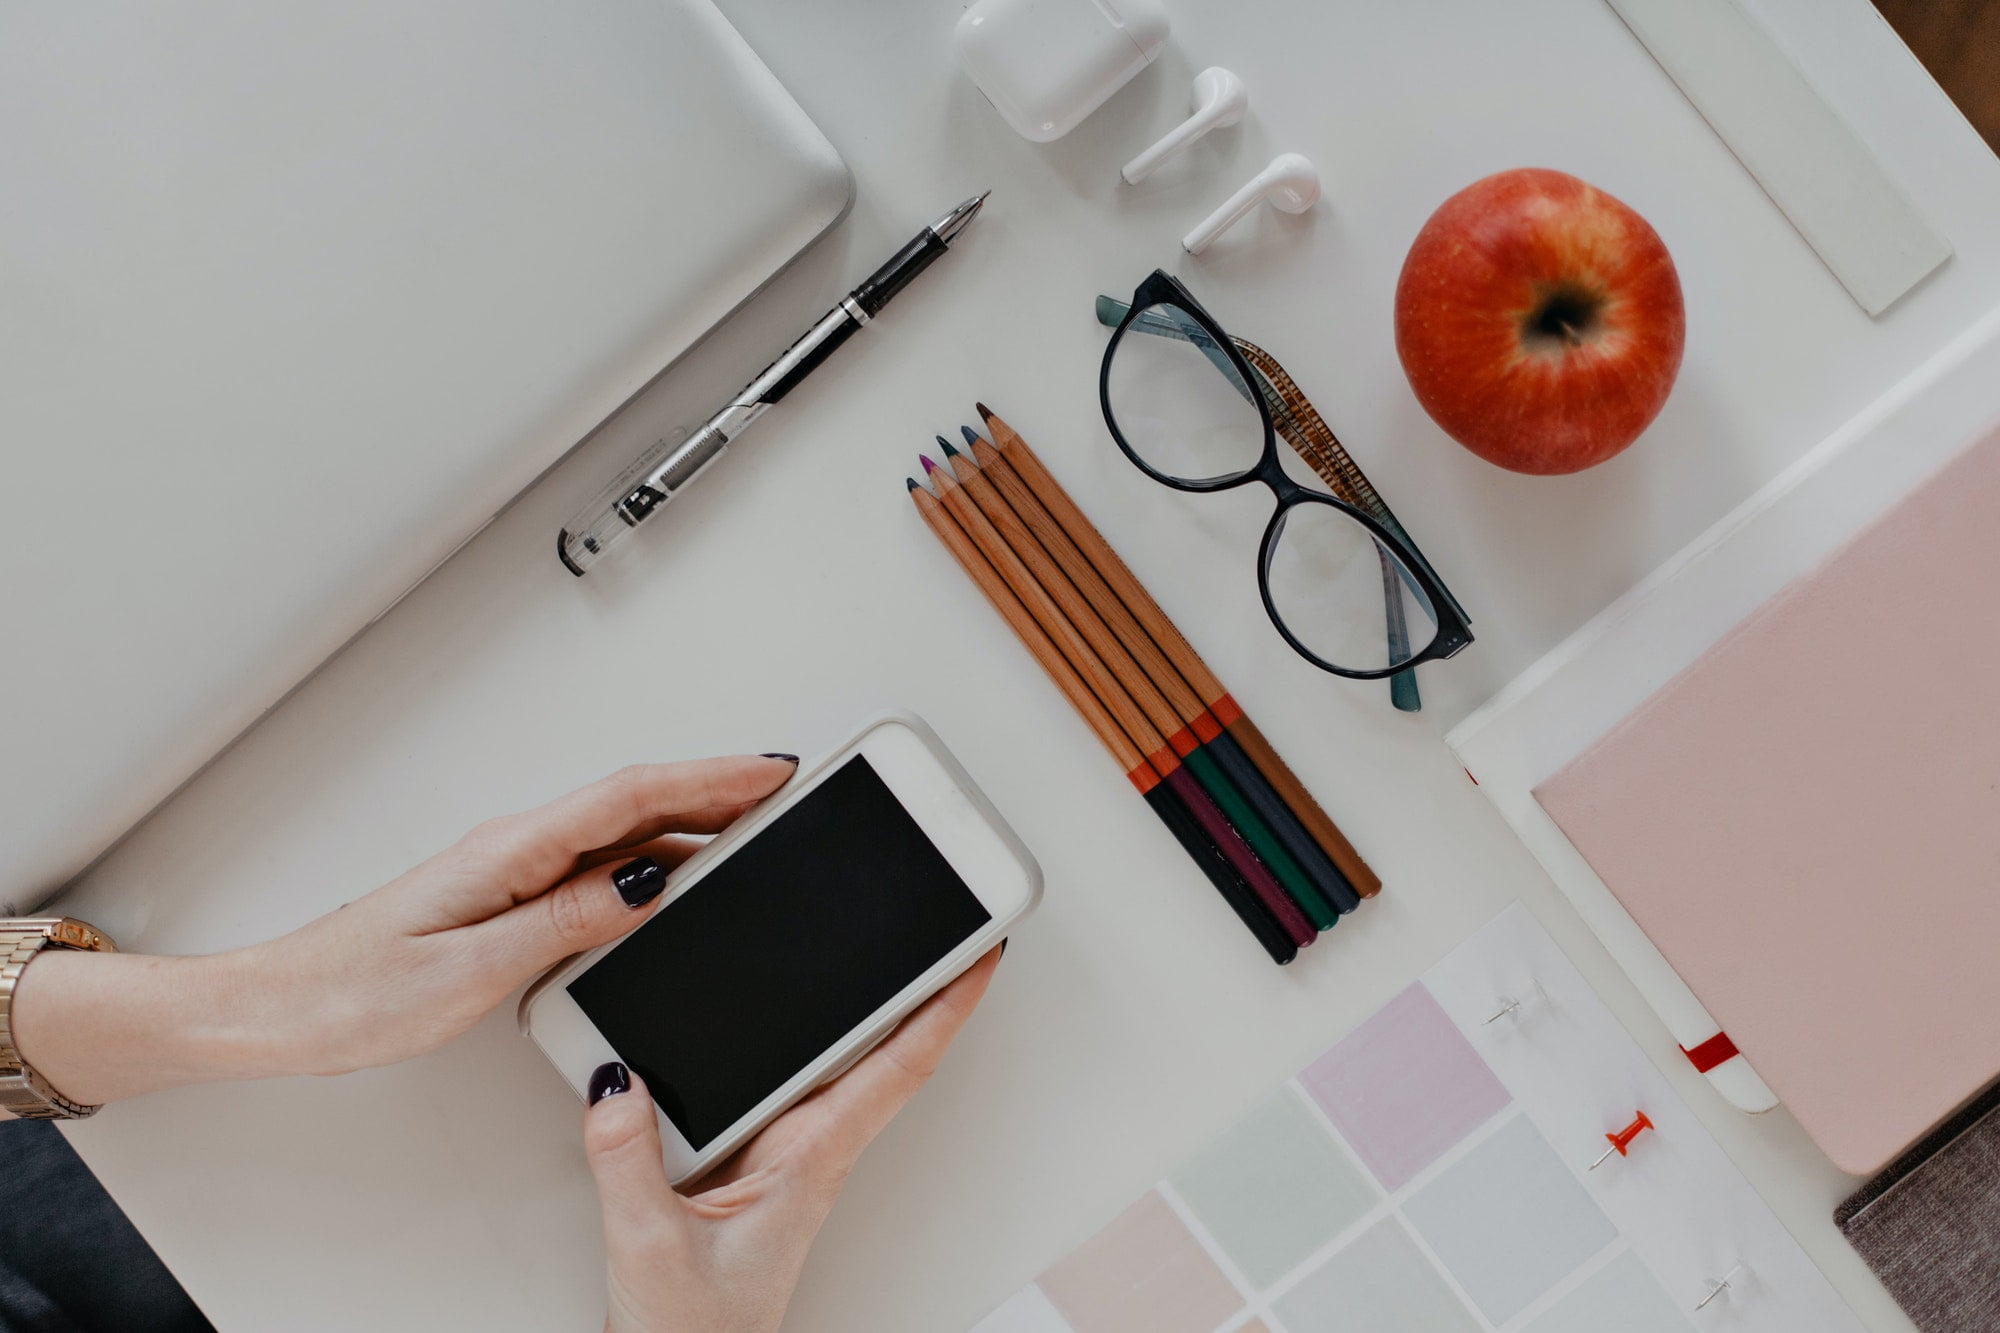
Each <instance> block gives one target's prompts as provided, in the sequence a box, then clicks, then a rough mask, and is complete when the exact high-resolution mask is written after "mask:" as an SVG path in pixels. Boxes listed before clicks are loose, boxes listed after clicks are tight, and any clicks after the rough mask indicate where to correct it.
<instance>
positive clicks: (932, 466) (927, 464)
mask: <svg viewBox="0 0 2000 1333" xmlns="http://www.w3.org/2000/svg"><path fill="white" fill-rule="evenodd" d="M917 461H918V462H919V463H922V464H923V465H924V475H926V476H929V475H930V474H931V473H933V472H935V471H937V470H938V465H937V464H936V463H933V462H931V460H930V455H929V454H918V455H917Z"/></svg>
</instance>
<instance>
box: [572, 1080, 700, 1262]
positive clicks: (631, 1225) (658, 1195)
mask: <svg viewBox="0 0 2000 1333" xmlns="http://www.w3.org/2000/svg"><path fill="white" fill-rule="evenodd" d="M583 1150H584V1153H585V1154H586V1155H587V1156H588V1157H589V1158H590V1174H591V1175H593V1176H595V1177H596V1178H597V1195H598V1198H599V1199H600V1200H601V1201H602V1203H603V1205H604V1234H605V1237H606V1239H607V1240H610V1241H614V1242H615V1241H616V1239H617V1238H618V1237H619V1236H621V1235H622V1236H634V1235H645V1234H650V1233H653V1232H655V1231H656V1230H657V1228H658V1227H659V1225H660V1224H661V1223H662V1222H663V1221H665V1220H666V1219H667V1218H668V1217H670V1216H673V1215H676V1214H678V1212H679V1210H680V1206H681V1200H680V1196H679V1195H677V1194H675V1193H674V1189H673V1186H672V1185H671V1184H669V1183H668V1181H667V1168H666V1165H665V1163H663V1162H662V1161H661V1159H660V1126H659V1122H658V1121H657V1120H655V1119H654V1115H653V1099H652V1098H651V1097H649V1096H647V1095H646V1085H645V1084H643V1083H641V1082H640V1081H639V1079H638V1078H637V1076H635V1075H634V1074H633V1073H632V1071H631V1070H629V1069H627V1068H626V1067H625V1066H624V1065H622V1064H618V1063H615V1062H614V1063H612V1064H606V1065H599V1066H598V1067H597V1071H596V1072H595V1073H593V1074H592V1075H591V1076H590V1109H589V1110H588V1111H586V1112H584V1116H583Z"/></svg>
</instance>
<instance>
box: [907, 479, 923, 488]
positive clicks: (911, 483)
mask: <svg viewBox="0 0 2000 1333" xmlns="http://www.w3.org/2000/svg"><path fill="white" fill-rule="evenodd" d="M922 488H923V483H922V482H920V481H918V480H917V479H916V478H915V477H905V478H903V489H904V490H905V491H915V490H921V489H922Z"/></svg>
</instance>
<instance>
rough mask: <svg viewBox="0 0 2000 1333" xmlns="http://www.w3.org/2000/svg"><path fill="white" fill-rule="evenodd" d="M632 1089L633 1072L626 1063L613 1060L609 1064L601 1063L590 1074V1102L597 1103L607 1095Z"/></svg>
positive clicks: (610, 1095)
mask: <svg viewBox="0 0 2000 1333" xmlns="http://www.w3.org/2000/svg"><path fill="white" fill-rule="evenodd" d="M630 1091H632V1073H631V1071H630V1070H628V1069H626V1068H625V1066H624V1065H621V1064H619V1063H618V1062H617V1061H616V1060H613V1061H612V1062H611V1063H610V1064H608V1065H599V1066H598V1067H597V1068H596V1069H595V1070H593V1071H591V1075H590V1104H591V1105H592V1106H595V1105H597V1104H598V1103H599V1102H601V1101H603V1100H604V1099H605V1098H606V1097H616V1096H617V1095H618V1094H619V1093H621V1092H630Z"/></svg>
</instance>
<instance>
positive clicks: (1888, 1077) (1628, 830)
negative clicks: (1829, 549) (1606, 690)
mask: <svg viewBox="0 0 2000 1333" xmlns="http://www.w3.org/2000/svg"><path fill="white" fill-rule="evenodd" d="M1535 796H1536V799H1537V800H1538V801H1539V802H1540V804H1541V805H1542V808H1543V809H1544V810H1546V811H1547V812H1548V814H1549V816H1550V817H1551V818H1552V819H1554V820H1555V822H1556V823H1557V825H1559V826H1560V827H1561V828H1562V830H1563V832H1564V833H1565V834H1566V835H1567V836H1568V837H1569V839H1570V841H1571V842H1572V843H1574V844H1575V846H1576V848H1577V850H1578V851H1580V852H1581V853H1582V854H1583V855H1584V857H1585V858H1586V859H1588V860H1589V862H1590V864H1591V867H1592V869H1594V870H1595V871H1596V872H1597V874H1598V876H1599V878H1601V879H1602V880H1603V881H1604V883H1605V884H1606V885H1607V886H1608V887H1609V888H1610V890H1611V892H1612V893H1613V894H1615V895H1616V896H1617V897H1618V899H1619V901H1620V902H1621V903H1623V904H1624V906H1625V909H1626V910H1627V911H1628V912H1630V913H1631V915H1632V917H1633V919H1634V920H1635V921H1637V922H1638V924H1639V926H1640V927H1641V928H1642V929H1643V930H1644V931H1645V932H1646V934H1647V935H1648V936H1650V937H1651V939H1652V941H1653V943H1654V944H1655V945H1656V946H1658V948H1659V950H1660V952H1661V953H1662V954H1663V955H1665V957H1666V959H1667V961H1668V962H1670V963H1671V964H1673V966H1674V968H1675V969H1676V970H1677V971H1678V972H1679V973H1680V974H1681V976H1682V977H1683V978H1685V979H1686V981H1687V983H1688V985H1689V987H1690V988H1691V989H1692V990H1693V991H1694V993H1695V995H1696V997H1697V998H1698V999H1699V1000H1700V1001H1701V1002H1702V1004H1703V1005H1704V1006H1705V1007H1706V1008H1707V1009H1708V1010H1709V1012H1710V1013H1712V1014H1713V1015H1715V1017H1716V1018H1717V1020H1719V1021H1720V1022H1721V1024H1722V1026H1723V1028H1724V1030H1726V1031H1727V1032H1728V1034H1729V1036H1730V1038H1731V1039H1732V1040H1733V1041H1734V1042H1735V1043H1736V1045H1737V1047H1738V1048H1739V1049H1740V1050H1741V1051H1742V1052H1743V1054H1744V1055H1745V1056H1746V1057H1748V1058H1749V1061H1750V1063H1751V1064H1752V1065H1753V1066H1754V1067H1755V1068H1756V1070H1757V1072H1758V1073H1759V1074H1761V1075H1762V1076H1763V1078H1764V1080H1765V1081H1766V1082H1767V1083H1769V1084H1770V1086H1771V1088H1772V1090H1773V1091H1774V1092H1776V1093H1777V1095H1778V1097H1779V1099H1780V1100H1781V1101H1782V1102H1783V1103H1784V1104H1785V1105H1786V1106H1787V1107H1788V1108H1789V1109H1790V1110H1791V1111H1792V1113H1793V1114H1794V1115H1795V1116H1797V1118H1798V1120H1799V1122H1800V1123H1801V1124H1802V1125H1804V1126H1805V1129H1806V1131H1807V1132H1808V1133H1809V1134H1811V1135H1812V1136H1813V1138H1814V1139H1815V1140H1816V1141H1817V1142H1818V1143H1819V1145H1820V1146H1821V1147H1822V1148H1823V1149H1824V1150H1825V1151H1826V1153H1827V1155H1828V1156H1829V1157H1831V1158H1832V1159H1833V1161H1834V1162H1835V1163H1836V1164H1837V1165H1839V1166H1840V1167H1841V1168H1842V1169H1843V1170H1846V1171H1849V1172H1853V1173H1855V1174H1857V1175H1859V1174H1867V1173H1870V1172H1873V1171H1874V1170H1876V1169H1877V1168H1879V1167H1880V1166H1882V1165H1883V1164H1884V1163H1885V1162H1887V1161H1888V1160H1889V1159H1890V1158H1891V1157H1893V1156H1895V1155H1896V1154H1897V1153H1898V1152H1900V1151H1901V1150H1902V1149H1904V1148H1905V1147H1907V1146H1909V1144H1911V1143H1912V1142H1914V1141H1915V1140H1916V1139H1917V1138H1918V1137H1919V1136H1920V1135H1921V1134H1922V1133H1923V1132H1924V1131H1925V1130H1927V1129H1929V1128H1930V1127H1931V1126H1932V1125H1934V1124H1935V1123H1937V1122H1938V1121H1939V1120H1941V1119H1943V1118H1944V1117H1945V1116H1946V1115H1948V1114H1949V1113H1950V1112H1951V1111H1952V1110H1953V1109H1955V1108H1956V1107H1957V1106H1959V1105H1960V1104H1961V1103H1962V1102H1964V1101H1966V1100H1967V1099H1968V1098H1970V1097H1972V1096H1973V1095H1974V1094H1975V1093H1977V1092H1978V1091H1979V1090H1980V1089H1981V1088H1982V1087H1984V1086H1985V1085H1986V1084H1988V1083H1989V1082H1991V1081H1992V1080H1993V1079H1994V1078H1995V1077H1996V1076H1997V1075H2000V432H1996V433H1995V434H1993V435H1990V436H1988V437H1986V438H1985V439H1983V440H1982V441H1980V442H1979V443H1978V444H1975V445H1974V446H1972V448H1971V449H1969V450H1967V451H1966V452H1965V453H1964V454H1962V455H1960V456H1959V457H1958V458H1957V459H1955V460H1954V461H1953V462H1952V463H1950V464H1948V465H1947V466H1946V467H1945V468H1944V470H1943V471H1941V472H1940V473H1939V474H1938V475H1937V476H1935V477H1933V478H1931V479H1930V480H1929V481H1927V482H1925V483H1924V484H1923V485H1922V486H1921V487H1919V488H1918V490H1917V491H1916V492H1915V493H1914V494H1912V495H1911V496H1910V497H1909V498H1908V499H1907V500H1905V501H1904V502H1902V503H1901V504H1899V505H1897V506H1896V507H1895V508H1894V509H1893V510H1891V511H1890V512H1889V513H1888V514H1887V515H1885V516H1884V517H1883V518H1881V519H1879V520H1878V521H1877V522H1876V523H1875V524H1874V525H1872V526H1871V527H1869V528H1867V529H1865V530H1863V531H1862V532H1861V533H1860V534H1859V535H1858V536H1856V537H1855V538H1854V539H1853V540H1852V541H1850V542H1849V543H1848V544H1847V545H1846V546H1845V547H1843V548H1842V549H1841V550H1839V551H1838V552H1836V553H1835V554H1834V555H1833V556H1831V557H1830V558H1829V559H1828V560H1827V561H1826V562H1825V563H1824V564H1823V565H1821V566H1820V567H1819V568H1818V569H1816V570H1814V571H1813V572H1812V573H1810V574H1807V575H1805V576H1804V577H1802V578H1800V579H1799V580H1797V581H1796V582H1794V583H1793V584H1791V585H1790V586H1789V587H1787V588H1786V589H1785V590H1784V591H1782V592H1781V593H1779V594H1778V595H1777V596H1776V597H1774V598H1772V599H1771V601H1769V602H1768V603H1766V604H1765V605H1764V606H1763V608H1762V609H1760V610H1759V611H1758V612H1757V613H1756V614H1754V615H1752V616H1751V617H1750V618H1749V619H1748V620H1746V621H1745V622H1744V623H1743V624H1741V625H1739V626H1738V627H1737V628H1736V629H1735V630H1734V631H1732V632H1731V633H1730V634H1729V635H1728V636H1727V637H1726V638H1724V639H1723V640H1722V642H1721V643H1719V644H1717V645H1716V646H1715V647H1714V648H1713V649H1711V650H1710V651H1709V652H1708V653H1707V654H1706V655H1705V656H1703V657H1702V658H1700V659H1699V660H1698V661H1696V662H1695V663H1694V665H1693V666H1691V667H1689V668H1688V669H1687V670H1686V671H1684V672H1682V673H1681V674H1680V675H1679V676H1677V677H1675V678H1674V679H1673V680H1672V681H1670V682H1669V683H1668V684H1667V685H1666V686H1665V687H1663V688H1662V689H1661V690H1660V691H1659V692H1658V693H1657V694H1655V695H1654V696H1653V697H1652V698H1650V699H1648V700H1647V701H1646V702H1645V703H1644V704H1643V705H1641V706H1640V707H1639V709H1638V710H1637V711H1636V712H1634V713H1633V714H1632V716H1630V717H1629V718H1627V719H1626V720H1625V721H1624V722H1623V723H1622V724H1620V725H1619V726H1618V727H1617V728H1616V729H1615V730H1613V731H1612V732H1610V733H1609V734H1608V735H1606V736H1605V737H1604V738H1603V739H1602V740H1600V741H1599V742H1598V743H1597V744H1596V745H1594V746H1592V747H1591V748H1590V749H1589V750H1587V751H1585V752H1584V753H1583V754H1582V755H1580V756H1579V757H1578V758H1577V759H1575V760H1574V761H1573V762H1571V763H1570V764H1569V765H1568V766H1567V767H1565V768H1564V769H1563V770H1562V771H1560V772H1559V773H1557V774H1556V775H1555V776H1554V777H1552V778H1550V779H1549V780H1548V781H1547V782H1545V783H1543V784H1542V785H1541V786H1540V787H1538V788H1537V789H1536V791H1535Z"/></svg>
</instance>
